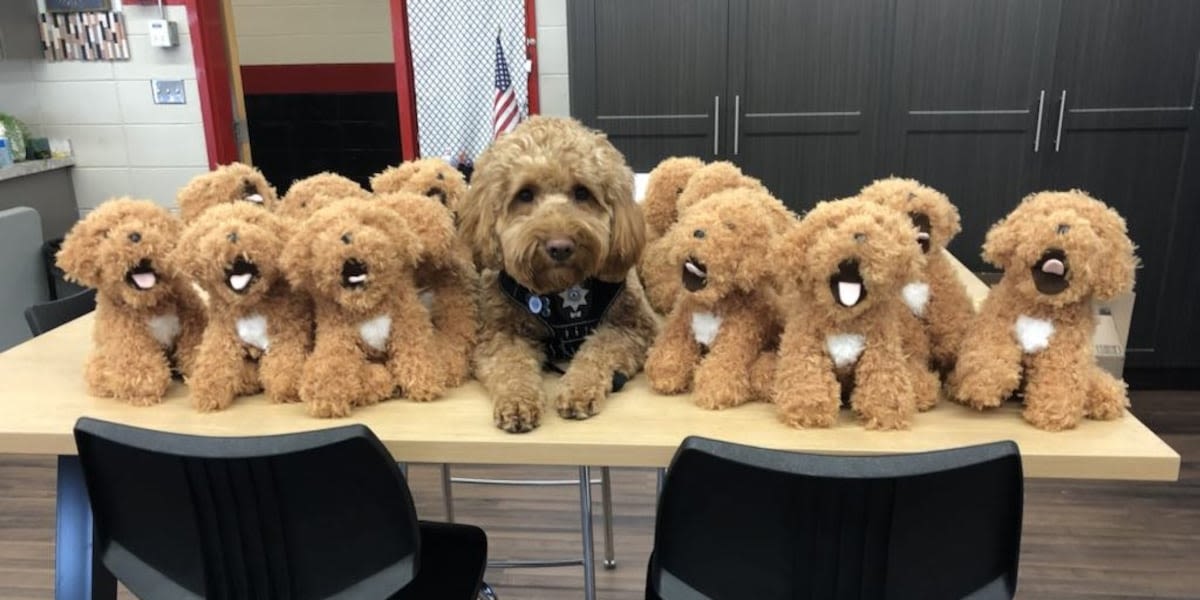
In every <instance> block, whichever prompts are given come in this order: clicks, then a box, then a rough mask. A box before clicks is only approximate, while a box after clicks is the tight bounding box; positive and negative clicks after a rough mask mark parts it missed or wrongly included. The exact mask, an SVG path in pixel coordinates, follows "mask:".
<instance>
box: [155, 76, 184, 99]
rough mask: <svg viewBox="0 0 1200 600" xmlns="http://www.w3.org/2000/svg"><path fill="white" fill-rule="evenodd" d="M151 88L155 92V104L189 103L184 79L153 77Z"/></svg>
mask: <svg viewBox="0 0 1200 600" xmlns="http://www.w3.org/2000/svg"><path fill="white" fill-rule="evenodd" d="M150 88H151V90H152V91H153V92H154V103H155V104H187V98H186V97H185V96H184V95H183V80H182V79H152V80H150Z"/></svg>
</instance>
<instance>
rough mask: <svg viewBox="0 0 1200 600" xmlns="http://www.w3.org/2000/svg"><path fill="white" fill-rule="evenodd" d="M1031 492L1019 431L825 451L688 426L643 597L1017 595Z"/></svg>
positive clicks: (670, 475) (666, 491)
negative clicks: (928, 446)
mask: <svg viewBox="0 0 1200 600" xmlns="http://www.w3.org/2000/svg"><path fill="white" fill-rule="evenodd" d="M880 435H887V434H880ZM1023 490H1024V480H1023V478H1022V472H1021V458H1020V455H1019V453H1018V451H1017V446H1016V444H1014V443H1012V442H998V443H993V444H986V445H982V446H971V447H967V448H959V449H954V450H945V451H938V452H927V453H922V454H911V455H894V456H824V455H813V454H800V453H793V452H782V451H777V450H765V449H761V448H754V447H750V446H741V445H737V444H729V443H725V442H719V441H715V440H710V439H705V438H698V437H690V438H688V439H686V440H684V442H683V445H682V446H680V448H679V450H678V451H677V452H676V453H675V458H674V459H673V460H672V462H671V467H670V469H669V471H668V472H667V479H666V483H665V485H664V488H663V492H662V497H661V498H660V499H659V506H658V519H657V523H656V525H655V533H654V551H653V554H652V555H651V559H650V567H649V573H648V575H647V585H646V597H647V598H648V599H654V600H657V599H665V600H681V599H688V600H691V599H702V598H711V599H721V600H723V599H730V598H737V599H742V598H753V599H755V600H775V599H784V598H788V599H791V598H919V599H922V600H938V599H943V598H945V599H950V598H953V599H959V598H972V599H984V598H1012V596H1013V594H1014V593H1015V592H1016V586H1017V560H1018V554H1019V552H1020V546H1021V514H1022V507H1023V497H1022V496H1023Z"/></svg>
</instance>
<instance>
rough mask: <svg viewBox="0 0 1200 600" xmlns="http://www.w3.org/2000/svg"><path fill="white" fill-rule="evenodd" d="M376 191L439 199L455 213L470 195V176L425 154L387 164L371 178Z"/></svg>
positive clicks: (372, 188)
mask: <svg viewBox="0 0 1200 600" xmlns="http://www.w3.org/2000/svg"><path fill="white" fill-rule="evenodd" d="M371 190H372V191H374V192H375V193H376V194H387V193H391V192H411V193H414V194H418V195H421V196H428V197H429V198H433V199H435V200H437V201H438V202H439V203H440V204H441V205H442V206H444V207H446V208H447V209H449V210H450V212H451V213H452V214H457V213H458V205H459V204H460V203H462V199H463V197H465V196H466V195H467V180H466V179H464V178H463V175H462V173H460V172H459V171H458V169H455V168H454V167H452V166H450V163H448V162H446V161H444V160H442V159H440V158H422V159H419V160H413V161H408V162H405V163H402V164H401V165H400V166H398V167H388V168H387V169H384V170H383V171H382V172H380V173H378V174H376V175H375V176H374V177H372V178H371Z"/></svg>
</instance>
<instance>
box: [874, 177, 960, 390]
mask: <svg viewBox="0 0 1200 600" xmlns="http://www.w3.org/2000/svg"><path fill="white" fill-rule="evenodd" d="M860 197H862V198H865V199H867V200H871V201H873V202H877V203H879V204H881V205H883V206H886V207H888V208H890V209H892V210H896V211H899V212H901V213H903V214H905V215H906V216H907V217H909V218H910V219H911V220H912V223H913V225H914V226H916V228H917V239H916V240H915V243H917V244H919V245H920V247H921V252H922V253H923V254H924V255H925V270H924V271H923V272H922V273H919V274H918V275H917V278H916V279H915V280H914V281H912V282H909V283H908V284H906V285H905V286H904V289H903V290H902V291H901V294H902V296H903V297H904V303H905V304H906V305H908V308H909V310H910V311H911V312H912V314H913V315H914V316H915V317H916V318H917V319H918V320H919V323H920V325H921V326H922V327H921V328H922V329H923V330H924V335H925V336H927V339H928V346H929V354H930V357H931V358H932V360H933V365H932V366H934V367H935V368H936V369H937V370H939V371H942V372H945V373H949V372H950V370H951V369H953V368H954V361H955V360H956V359H957V357H958V350H959V347H960V346H961V345H962V338H963V335H964V334H965V333H966V332H967V327H968V326H969V324H970V322H971V318H972V317H973V316H974V313H975V310H974V308H973V307H972V304H971V299H970V298H969V297H968V296H967V290H966V288H965V287H963V284H962V282H961V281H959V280H958V277H957V275H956V274H955V272H954V266H953V265H952V264H950V259H949V257H948V256H947V254H946V252H945V248H946V245H947V244H949V243H950V240H952V239H954V236H955V235H957V234H958V232H959V231H961V230H962V228H961V227H960V225H959V218H958V209H957V208H955V207H954V205H953V204H951V203H950V199H949V198H947V197H946V195H945V194H943V193H941V192H939V191H937V190H935V189H933V188H930V187H926V186H924V185H921V184H920V183H919V182H917V181H915V180H912V179H900V178H898V177H892V178H889V179H881V180H879V181H876V182H874V183H872V184H871V185H868V186H867V187H865V188H863V190H862V192H861V193H860Z"/></svg>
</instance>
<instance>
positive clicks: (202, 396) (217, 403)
mask: <svg viewBox="0 0 1200 600" xmlns="http://www.w3.org/2000/svg"><path fill="white" fill-rule="evenodd" d="M156 403H157V402H156ZM230 404H233V395H232V394H214V393H205V392H202V391H199V390H196V389H193V390H192V406H195V407H196V410H198V411H200V412H216V411H218V410H223V409H225V408H227V407H228V406H229V405H230Z"/></svg>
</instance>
